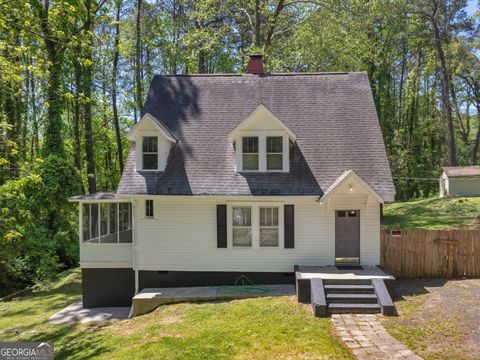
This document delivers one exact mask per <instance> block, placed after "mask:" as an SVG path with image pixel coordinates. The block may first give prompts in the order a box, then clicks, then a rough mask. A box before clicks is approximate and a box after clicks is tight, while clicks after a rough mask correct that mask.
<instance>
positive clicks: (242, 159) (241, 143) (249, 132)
mask: <svg viewBox="0 0 480 360" xmlns="http://www.w3.org/2000/svg"><path fill="white" fill-rule="evenodd" d="M228 139H229V140H230V141H231V142H232V143H234V144H235V152H236V171H237V172H289V171H290V152H289V148H290V142H292V143H293V142H295V141H296V135H295V134H294V133H293V132H292V131H291V130H290V129H289V128H288V127H287V126H286V125H285V124H284V123H283V122H282V121H281V120H280V119H279V118H278V117H276V116H275V115H274V114H273V113H272V112H271V111H270V110H268V108H267V107H266V106H265V105H263V104H260V105H259V106H258V107H257V108H256V109H255V110H254V111H252V112H251V113H250V115H248V116H247V117H246V118H245V119H244V120H243V121H242V122H241V123H240V124H239V125H238V126H237V127H236V128H235V129H234V130H233V131H232V132H231V133H230V134H229V135H228Z"/></svg>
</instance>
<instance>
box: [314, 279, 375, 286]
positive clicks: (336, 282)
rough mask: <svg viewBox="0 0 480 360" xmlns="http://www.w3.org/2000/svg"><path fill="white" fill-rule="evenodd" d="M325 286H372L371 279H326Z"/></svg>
mask: <svg viewBox="0 0 480 360" xmlns="http://www.w3.org/2000/svg"><path fill="white" fill-rule="evenodd" d="M323 283H324V284H325V285H371V284H372V280H370V279H324V280H323Z"/></svg>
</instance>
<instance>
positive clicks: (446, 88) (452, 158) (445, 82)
mask: <svg viewBox="0 0 480 360" xmlns="http://www.w3.org/2000/svg"><path fill="white" fill-rule="evenodd" d="M432 27H433V34H434V38H435V46H436V49H437V54H438V57H439V59H440V65H441V69H442V101H443V104H444V107H445V113H446V114H445V115H446V117H447V126H448V150H449V159H448V160H449V165H450V166H457V164H458V162H457V150H456V144H455V129H454V126H453V116H452V107H451V104H450V97H449V92H450V81H449V75H448V69H447V62H446V60H445V54H444V52H443V48H442V40H441V38H440V30H439V29H438V25H437V20H436V19H435V14H434V15H433V16H432Z"/></svg>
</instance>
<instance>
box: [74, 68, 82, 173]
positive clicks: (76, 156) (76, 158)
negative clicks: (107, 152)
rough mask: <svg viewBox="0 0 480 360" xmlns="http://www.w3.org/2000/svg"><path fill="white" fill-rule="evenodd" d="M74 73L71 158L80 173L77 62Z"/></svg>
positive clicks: (78, 71) (79, 72)
mask: <svg viewBox="0 0 480 360" xmlns="http://www.w3.org/2000/svg"><path fill="white" fill-rule="evenodd" d="M74 72H75V98H74V106H73V151H74V152H73V157H74V162H75V167H76V168H77V169H78V171H79V172H80V173H81V171H82V156H81V154H82V151H81V144H80V102H81V99H80V92H81V88H82V67H81V65H80V63H79V62H78V61H75V64H74Z"/></svg>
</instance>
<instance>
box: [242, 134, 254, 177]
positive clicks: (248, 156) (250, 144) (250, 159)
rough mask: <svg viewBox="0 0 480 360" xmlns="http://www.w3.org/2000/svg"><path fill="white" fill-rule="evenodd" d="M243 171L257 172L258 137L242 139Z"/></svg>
mask: <svg viewBox="0 0 480 360" xmlns="http://www.w3.org/2000/svg"><path fill="white" fill-rule="evenodd" d="M242 151H243V170H258V137H256V136H249V137H244V138H243V139H242Z"/></svg>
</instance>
